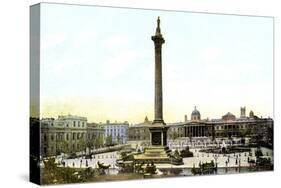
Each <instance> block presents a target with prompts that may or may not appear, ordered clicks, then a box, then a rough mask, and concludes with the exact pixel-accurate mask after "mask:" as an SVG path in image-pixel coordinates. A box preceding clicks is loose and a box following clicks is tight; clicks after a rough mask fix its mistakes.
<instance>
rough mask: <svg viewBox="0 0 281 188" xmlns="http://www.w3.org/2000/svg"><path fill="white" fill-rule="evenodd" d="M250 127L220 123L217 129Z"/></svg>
mask: <svg viewBox="0 0 281 188" xmlns="http://www.w3.org/2000/svg"><path fill="white" fill-rule="evenodd" d="M247 126H248V127H249V126H250V125H220V126H215V129H216V130H227V129H239V128H240V129H245V128H246V127H247Z"/></svg>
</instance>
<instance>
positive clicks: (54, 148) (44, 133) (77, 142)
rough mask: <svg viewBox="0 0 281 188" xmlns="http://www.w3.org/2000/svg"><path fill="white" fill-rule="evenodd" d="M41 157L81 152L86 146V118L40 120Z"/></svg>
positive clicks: (60, 117) (70, 117) (72, 117)
mask: <svg viewBox="0 0 281 188" xmlns="http://www.w3.org/2000/svg"><path fill="white" fill-rule="evenodd" d="M40 123H41V155H42V156H51V155H58V154H60V153H70V152H76V151H81V150H82V149H84V148H85V145H86V133H87V118H85V117H80V116H74V115H70V114H69V115H65V116H58V118H57V119H54V118H43V119H42V120H41V122H40Z"/></svg>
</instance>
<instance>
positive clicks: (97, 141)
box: [87, 123, 105, 148]
mask: <svg viewBox="0 0 281 188" xmlns="http://www.w3.org/2000/svg"><path fill="white" fill-rule="evenodd" d="M104 133H105V130H104V128H103V127H102V126H101V125H100V124H97V123H88V124H87V146H88V147H90V148H99V147H101V146H103V144H104Z"/></svg>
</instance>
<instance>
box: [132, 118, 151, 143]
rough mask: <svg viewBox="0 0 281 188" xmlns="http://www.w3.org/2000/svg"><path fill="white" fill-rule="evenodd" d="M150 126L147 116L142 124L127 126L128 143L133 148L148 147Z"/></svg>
mask: <svg viewBox="0 0 281 188" xmlns="http://www.w3.org/2000/svg"><path fill="white" fill-rule="evenodd" d="M151 124H152V121H149V120H148V118H147V116H146V117H145V119H144V122H142V123H139V124H135V125H131V126H129V131H128V132H129V141H128V143H129V144H131V145H132V146H133V147H135V146H137V145H138V146H146V145H149V143H150V142H149V140H150V138H149V128H148V127H149V126H150V125H151Z"/></svg>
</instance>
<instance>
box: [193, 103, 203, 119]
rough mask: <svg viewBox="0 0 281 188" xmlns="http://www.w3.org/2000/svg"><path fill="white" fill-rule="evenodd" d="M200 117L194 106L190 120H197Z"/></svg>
mask: <svg viewBox="0 0 281 188" xmlns="http://www.w3.org/2000/svg"><path fill="white" fill-rule="evenodd" d="M200 119H201V115H200V112H199V111H198V110H197V109H196V106H195V107H194V110H193V111H192V113H191V120H192V121H194V120H195V121H197V120H200Z"/></svg>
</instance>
